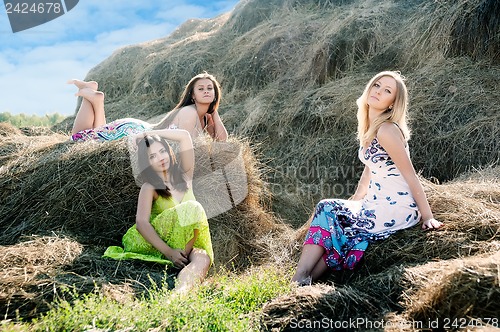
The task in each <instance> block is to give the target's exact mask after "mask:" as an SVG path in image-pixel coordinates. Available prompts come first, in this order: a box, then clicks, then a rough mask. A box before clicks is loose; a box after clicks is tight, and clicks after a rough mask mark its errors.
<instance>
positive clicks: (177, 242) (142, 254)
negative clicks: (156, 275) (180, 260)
mask: <svg viewBox="0 0 500 332" xmlns="http://www.w3.org/2000/svg"><path fill="white" fill-rule="evenodd" d="M151 225H152V226H153V228H154V229H155V231H156V232H157V233H158V235H159V236H160V237H161V238H162V240H163V241H165V243H166V244H167V245H168V246H169V247H170V248H172V249H184V248H185V246H186V244H187V243H188V242H189V241H191V239H192V238H193V235H194V230H195V229H197V230H198V237H197V239H196V240H195V242H194V245H193V247H194V248H199V249H203V250H205V251H206V253H207V254H208V256H209V257H210V260H211V261H212V263H213V260H214V252H213V249H212V240H211V238H210V231H209V228H208V221H207V216H206V214H205V210H204V209H203V207H202V206H201V204H200V203H199V202H197V201H192V200H191V201H186V202H183V203H180V204H178V205H176V206H175V207H173V208H169V209H166V210H164V211H163V212H161V213H160V214H159V215H157V216H156V217H153V218H152V220H151ZM122 243H123V248H121V247H117V246H112V247H109V248H108V249H107V250H106V252H105V253H104V255H103V256H104V257H109V258H113V259H139V260H143V261H148V262H155V263H160V264H168V265H173V263H172V262H171V261H170V260H168V259H166V258H165V256H163V254H162V253H161V252H159V251H158V250H157V249H156V248H154V247H153V246H152V245H151V244H150V243H149V242H147V241H146V240H145V239H144V238H143V237H142V235H141V234H140V233H139V231H137V228H136V226H135V225H134V226H132V227H131V228H130V229H129V230H128V231H127V233H125V235H124V236H123V239H122Z"/></svg>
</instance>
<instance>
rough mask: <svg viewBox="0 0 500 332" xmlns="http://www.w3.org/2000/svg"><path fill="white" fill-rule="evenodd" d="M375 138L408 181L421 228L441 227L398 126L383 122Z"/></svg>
mask: <svg viewBox="0 0 500 332" xmlns="http://www.w3.org/2000/svg"><path fill="white" fill-rule="evenodd" d="M377 139H378V141H379V143H380V145H382V147H383V148H384V150H385V151H386V152H387V153H388V154H389V156H390V157H391V159H392V161H394V163H395V164H396V167H397V168H398V169H399V171H400V172H401V174H402V175H403V177H404V179H405V180H406V183H408V186H409V187H410V191H411V194H412V195H413V198H414V199H415V202H416V203H417V206H418V209H419V210H420V213H421V214H422V228H423V229H431V228H439V227H441V225H442V223H441V222H439V221H437V220H435V219H434V216H433V215H432V211H431V207H430V206H429V202H428V201H427V196H426V195H425V192H424V188H423V187H422V184H421V183H420V180H419V179H418V177H417V174H416V173H415V169H414V167H413V164H412V162H411V160H410V158H409V157H408V154H407V153H406V150H405V141H404V139H403V136H402V134H401V131H400V130H399V128H397V127H396V126H395V125H393V124H391V123H384V124H382V126H380V129H379V130H378V133H377Z"/></svg>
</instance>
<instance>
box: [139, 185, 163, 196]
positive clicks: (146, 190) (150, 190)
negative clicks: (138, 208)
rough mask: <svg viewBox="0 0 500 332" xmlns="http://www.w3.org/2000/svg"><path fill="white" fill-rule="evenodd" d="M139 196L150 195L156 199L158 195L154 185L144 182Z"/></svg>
mask: <svg viewBox="0 0 500 332" xmlns="http://www.w3.org/2000/svg"><path fill="white" fill-rule="evenodd" d="M139 197H145V198H146V197H151V198H153V199H156V198H157V197H158V194H157V193H156V190H155V188H154V186H153V185H152V184H149V183H147V182H146V183H143V184H142V186H141V191H140V193H139Z"/></svg>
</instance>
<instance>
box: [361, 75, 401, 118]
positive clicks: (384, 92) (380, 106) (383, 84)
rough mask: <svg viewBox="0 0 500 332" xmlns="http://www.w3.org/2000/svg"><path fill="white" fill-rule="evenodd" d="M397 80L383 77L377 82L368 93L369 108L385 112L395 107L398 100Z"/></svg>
mask: <svg viewBox="0 0 500 332" xmlns="http://www.w3.org/2000/svg"><path fill="white" fill-rule="evenodd" d="M396 93H397V84H396V80H395V79H394V78H392V77H390V76H382V77H381V78H379V79H378V80H376V81H375V82H374V83H373V85H372V87H371V88H370V92H369V93H368V102H367V103H368V106H370V108H372V109H376V110H381V111H385V110H386V109H388V108H389V107H392V106H393V103H394V100H396Z"/></svg>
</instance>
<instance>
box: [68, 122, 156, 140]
mask: <svg viewBox="0 0 500 332" xmlns="http://www.w3.org/2000/svg"><path fill="white" fill-rule="evenodd" d="M150 129H151V125H150V124H149V123H147V122H144V121H141V120H137V119H132V118H126V119H119V120H115V121H112V122H110V123H107V124H105V125H104V126H101V127H97V128H94V129H85V130H82V131H79V132H77V133H75V134H73V135H72V136H71V140H72V141H75V142H82V141H92V140H94V141H114V140H117V139H120V138H123V137H126V136H130V135H135V134H140V133H143V132H145V131H148V130H150Z"/></svg>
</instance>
